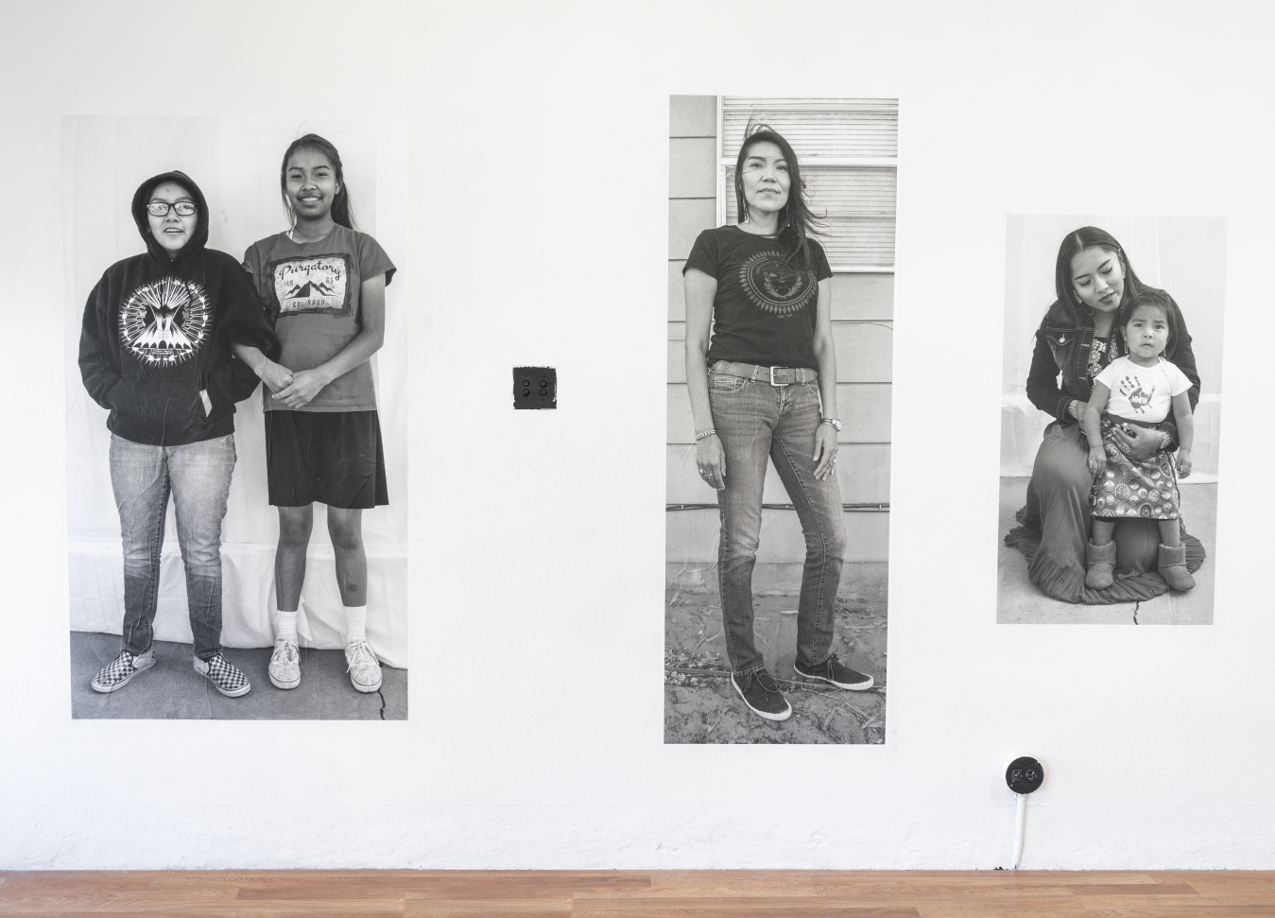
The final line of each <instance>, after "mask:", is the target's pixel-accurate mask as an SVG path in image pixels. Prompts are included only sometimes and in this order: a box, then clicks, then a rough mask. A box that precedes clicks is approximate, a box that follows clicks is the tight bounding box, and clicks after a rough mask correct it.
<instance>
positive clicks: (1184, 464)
mask: <svg viewBox="0 0 1275 918" xmlns="http://www.w3.org/2000/svg"><path fill="white" fill-rule="evenodd" d="M1190 474H1191V451H1190V450H1189V449H1180V450H1178V477H1179V478H1186V477H1187V476H1188V475H1190Z"/></svg>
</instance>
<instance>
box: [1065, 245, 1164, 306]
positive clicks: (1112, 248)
mask: <svg viewBox="0 0 1275 918" xmlns="http://www.w3.org/2000/svg"><path fill="white" fill-rule="evenodd" d="M1093 248H1099V249H1102V250H1103V251H1104V252H1107V253H1109V254H1111V255H1115V256H1116V257H1117V258H1119V259H1120V266H1121V268H1122V269H1123V271H1124V295H1123V296H1122V297H1121V298H1120V304H1121V306H1123V305H1124V304H1125V303H1127V302H1129V300H1130V299H1132V298H1133V297H1134V296H1137V294H1138V293H1139V292H1141V290H1142V281H1140V280H1138V275H1137V274H1135V273H1134V271H1133V265H1132V264H1130V263H1129V256H1128V255H1126V254H1125V253H1124V249H1123V248H1121V246H1120V243H1118V242H1116V239H1115V237H1114V236H1112V235H1111V234H1110V233H1108V232H1107V231H1106V230H1102V229H1098V227H1096V226H1082V227H1081V228H1080V229H1078V230H1073V231H1072V232H1070V233H1068V234H1067V235H1066V236H1064V237H1063V241H1062V245H1060V246H1058V261H1057V263H1056V264H1055V265H1054V293H1055V295H1056V296H1057V297H1058V302H1059V303H1061V304H1063V305H1065V306H1070V307H1071V308H1072V309H1073V310H1075V309H1080V308H1083V309H1085V311H1086V312H1091V311H1092V310H1089V309H1088V308H1087V307H1083V306H1082V305H1081V304H1080V303H1079V302H1078V301H1077V299H1076V288H1075V286H1074V285H1073V284H1072V282H1071V260H1072V259H1073V258H1075V257H1076V256H1077V255H1079V254H1080V253H1081V252H1083V251H1084V250H1085V249H1093Z"/></svg>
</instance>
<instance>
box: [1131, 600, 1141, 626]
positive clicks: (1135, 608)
mask: <svg viewBox="0 0 1275 918" xmlns="http://www.w3.org/2000/svg"><path fill="white" fill-rule="evenodd" d="M1141 606H1142V602H1141V600H1139V601H1138V602H1135V603H1134V604H1133V623H1134V624H1135V625H1136V624H1137V623H1138V609H1139V608H1141Z"/></svg>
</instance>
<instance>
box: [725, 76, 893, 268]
mask: <svg viewBox="0 0 1275 918" xmlns="http://www.w3.org/2000/svg"><path fill="white" fill-rule="evenodd" d="M718 117H719V119H720V124H719V129H718V132H717V136H718V138H719V144H720V147H719V150H718V156H719V166H718V194H717V201H718V222H719V223H733V222H734V221H735V219H736V216H737V213H738V211H737V207H738V205H737V203H736V201H735V159H736V158H737V157H738V155H739V147H740V144H741V143H743V140H744V134H745V131H746V130H747V128H748V126H749V124H750V123H751V124H758V123H764V124H768V125H770V126H771V127H772V128H774V129H775V130H776V131H778V132H779V133H780V134H782V135H783V136H784V138H785V139H787V141H788V142H789V143H790V144H792V148H793V150H794V151H796V153H797V158H798V160H799V161H800V163H801V174H802V178H804V179H805V181H806V195H807V198H808V199H809V201H810V205H811V211H812V212H813V213H814V215H815V217H816V218H817V219H818V220H819V221H820V222H822V223H824V224H825V229H824V232H823V233H822V235H821V236H820V237H819V241H820V242H821V243H823V247H824V250H825V251H826V252H827V254H828V262H829V263H830V264H831V265H832V268H833V270H834V271H885V272H888V271H893V270H894V219H895V208H896V197H897V193H896V184H897V174H898V150H899V103H898V100H897V99H777V98H762V97H757V96H721V97H719V100H718Z"/></svg>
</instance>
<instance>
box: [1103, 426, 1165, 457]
mask: <svg viewBox="0 0 1275 918" xmlns="http://www.w3.org/2000/svg"><path fill="white" fill-rule="evenodd" d="M1132 430H1133V432H1132V433H1129V432H1127V431H1126V430H1125V429H1124V428H1123V427H1116V428H1115V429H1114V430H1113V431H1112V442H1113V443H1115V444H1116V446H1117V447H1119V448H1120V452H1122V453H1124V454H1125V455H1126V456H1129V457H1131V458H1133V459H1136V460H1138V461H1139V462H1145V461H1146V460H1148V459H1150V458H1151V457H1152V456H1154V455H1155V454H1156V453H1157V452H1159V450H1160V444H1161V442H1163V439H1164V438H1163V436H1162V435H1161V433H1160V431H1158V430H1155V429H1154V428H1151V427H1133V428H1132ZM1092 452H1093V451H1092V450H1090V453H1092Z"/></svg>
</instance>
